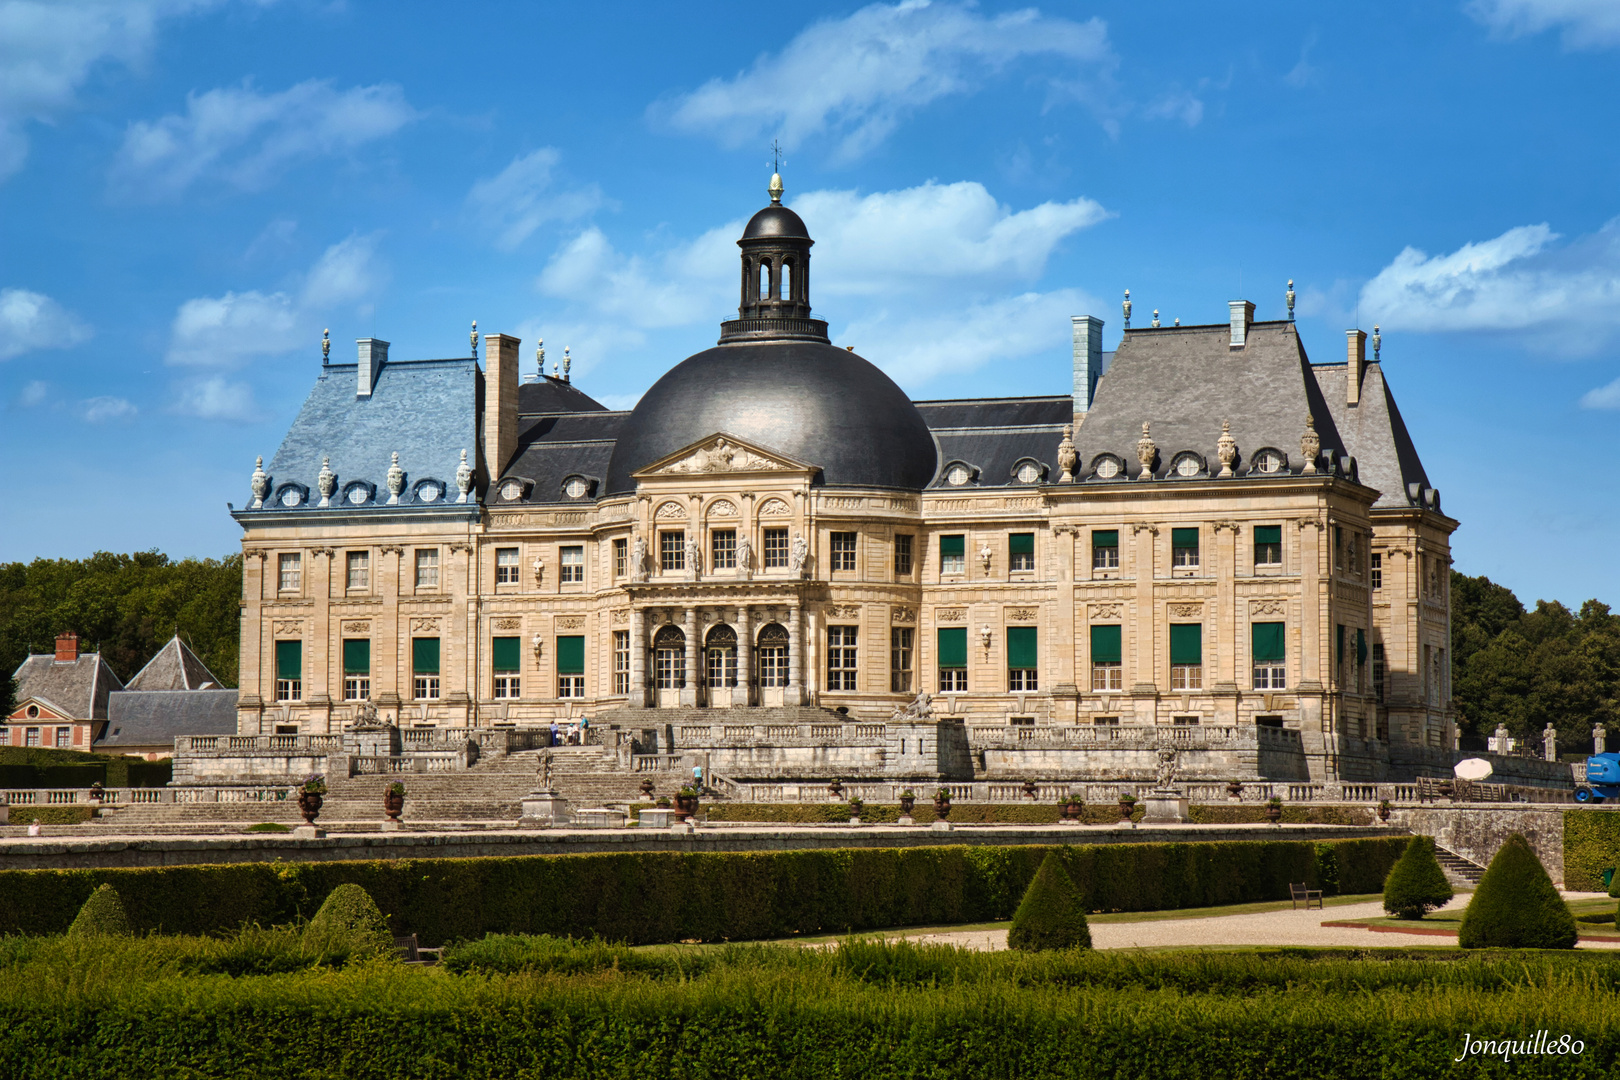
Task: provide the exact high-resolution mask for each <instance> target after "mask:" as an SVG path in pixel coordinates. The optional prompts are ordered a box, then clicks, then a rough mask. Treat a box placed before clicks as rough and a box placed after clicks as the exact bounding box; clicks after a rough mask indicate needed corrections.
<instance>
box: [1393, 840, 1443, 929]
mask: <svg viewBox="0 0 1620 1080" xmlns="http://www.w3.org/2000/svg"><path fill="white" fill-rule="evenodd" d="M1452 896H1453V893H1452V889H1451V882H1449V881H1447V880H1446V872H1445V871H1444V870H1442V869H1441V868H1440V860H1438V859H1436V858H1435V857H1434V838H1433V837H1428V836H1414V837H1412V842H1411V843H1409V844H1407V845H1406V851H1405V853H1404V854H1402V855H1401V857H1400V859H1399V860H1398V861H1397V862H1396V863H1395V867H1394V869H1392V870H1391V871H1390V872H1389V877H1388V878H1387V879H1385V881H1384V910H1385V911H1387V912H1389V913H1390V914H1391V915H1394V916H1395V917H1396V918H1398V919H1421V918H1423V916H1424V915H1425V914H1427V913H1428V911H1429V909H1430V908H1438V907H1444V906H1445V905H1446V904H1447V903H1448V902H1449V901H1450V900H1451V897H1452Z"/></svg>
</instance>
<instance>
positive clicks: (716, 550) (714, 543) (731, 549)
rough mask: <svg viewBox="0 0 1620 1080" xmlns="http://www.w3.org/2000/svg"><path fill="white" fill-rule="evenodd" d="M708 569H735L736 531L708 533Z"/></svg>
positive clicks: (725, 530)
mask: <svg viewBox="0 0 1620 1080" xmlns="http://www.w3.org/2000/svg"><path fill="white" fill-rule="evenodd" d="M709 568H710V569H712V570H735V569H736V568H737V530H736V529H715V530H714V531H713V532H711V533H709Z"/></svg>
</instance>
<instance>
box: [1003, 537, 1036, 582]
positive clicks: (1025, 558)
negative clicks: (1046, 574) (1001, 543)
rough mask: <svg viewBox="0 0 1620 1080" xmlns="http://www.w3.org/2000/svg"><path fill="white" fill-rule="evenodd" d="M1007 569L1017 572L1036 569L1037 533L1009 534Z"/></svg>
mask: <svg viewBox="0 0 1620 1080" xmlns="http://www.w3.org/2000/svg"><path fill="white" fill-rule="evenodd" d="M1007 569H1008V570H1010V571H1012V572H1013V573H1015V574H1020V573H1028V572H1029V571H1031V570H1034V569H1035V534H1034V533H1010V534H1009V535H1008V536H1007Z"/></svg>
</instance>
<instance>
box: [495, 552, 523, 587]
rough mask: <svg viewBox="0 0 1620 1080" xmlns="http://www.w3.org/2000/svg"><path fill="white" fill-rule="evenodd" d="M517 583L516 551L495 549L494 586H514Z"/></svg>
mask: <svg viewBox="0 0 1620 1080" xmlns="http://www.w3.org/2000/svg"><path fill="white" fill-rule="evenodd" d="M517 583H518V549H517V548H515V547H508V548H496V549H495V584H497V585H516V584H517Z"/></svg>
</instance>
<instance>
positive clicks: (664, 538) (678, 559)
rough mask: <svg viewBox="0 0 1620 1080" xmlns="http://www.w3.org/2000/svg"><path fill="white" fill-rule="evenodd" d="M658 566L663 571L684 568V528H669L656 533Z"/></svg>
mask: <svg viewBox="0 0 1620 1080" xmlns="http://www.w3.org/2000/svg"><path fill="white" fill-rule="evenodd" d="M658 568H659V569H660V570H662V571H664V572H665V573H668V572H670V571H672V570H685V569H686V530H684V529H669V530H667V531H665V532H661V533H659V534H658Z"/></svg>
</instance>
